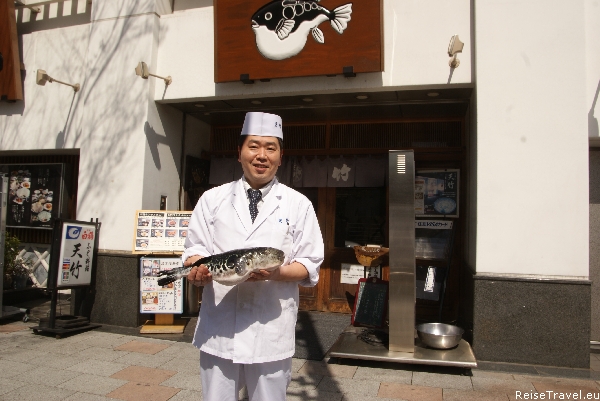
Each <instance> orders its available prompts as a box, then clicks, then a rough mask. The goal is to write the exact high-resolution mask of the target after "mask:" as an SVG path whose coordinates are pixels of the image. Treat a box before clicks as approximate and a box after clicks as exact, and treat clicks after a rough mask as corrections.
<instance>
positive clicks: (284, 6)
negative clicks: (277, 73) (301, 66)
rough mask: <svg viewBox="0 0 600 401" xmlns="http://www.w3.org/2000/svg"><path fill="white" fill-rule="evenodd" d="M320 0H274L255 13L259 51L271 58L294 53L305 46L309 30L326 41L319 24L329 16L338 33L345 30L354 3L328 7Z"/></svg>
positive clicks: (253, 27) (253, 20)
mask: <svg viewBox="0 0 600 401" xmlns="http://www.w3.org/2000/svg"><path fill="white" fill-rule="evenodd" d="M319 1H320V0H275V1H272V2H270V3H268V4H266V5H264V6H263V7H261V8H260V9H259V10H258V11H257V12H256V13H254V15H253V16H252V30H253V31H254V34H255V35H256V46H257V47H258V51H259V52H260V54H262V55H263V56H264V57H265V58H268V59H271V60H283V59H286V58H290V57H293V56H295V55H296V54H298V53H300V52H301V51H302V49H304V46H305V45H306V39H307V37H308V32H311V33H312V36H313V38H314V39H315V40H316V41H317V42H318V43H325V36H324V35H323V32H322V31H321V30H320V29H319V28H318V26H319V25H320V24H321V23H322V22H325V21H328V20H329V21H330V22H331V26H332V27H333V29H335V30H336V31H337V33H339V34H340V35H341V34H342V33H344V30H345V29H346V27H347V26H348V21H350V19H351V18H350V16H351V14H352V3H348V4H344V5H342V6H339V7H337V8H335V9H334V10H333V11H329V10H328V9H326V8H325V7H323V6H321V5H320V4H319Z"/></svg>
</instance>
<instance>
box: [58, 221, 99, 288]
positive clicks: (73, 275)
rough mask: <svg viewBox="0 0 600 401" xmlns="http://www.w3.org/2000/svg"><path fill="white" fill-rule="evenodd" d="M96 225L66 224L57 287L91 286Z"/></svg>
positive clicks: (63, 231) (61, 246)
mask: <svg viewBox="0 0 600 401" xmlns="http://www.w3.org/2000/svg"><path fill="white" fill-rule="evenodd" d="M95 240H96V225H95V224H89V225H87V224H81V223H73V222H64V223H63V227H62V238H61V243H60V263H59V270H58V278H57V282H56V286H57V287H67V286H76V285H90V283H91V281H92V268H93V266H92V263H93V256H94V244H95Z"/></svg>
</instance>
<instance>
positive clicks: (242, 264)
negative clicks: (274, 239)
mask: <svg viewBox="0 0 600 401" xmlns="http://www.w3.org/2000/svg"><path fill="white" fill-rule="evenodd" d="M284 258H285V254H284V253H283V251H280V250H279V249H275V248H269V247H259V248H247V249H236V250H233V251H229V252H224V253H220V254H217V255H212V256H208V257H206V258H201V259H198V260H197V261H196V262H195V263H193V264H192V265H191V266H182V267H177V268H174V269H171V270H163V271H161V272H159V273H158V276H159V277H162V278H160V279H159V280H158V285H160V286H163V285H167V284H169V283H172V282H174V281H176V280H178V279H180V278H181V277H185V276H187V275H188V274H189V272H190V271H191V270H192V268H193V267H194V266H200V265H205V266H206V267H207V268H208V271H209V272H210V273H211V274H212V279H213V280H214V281H216V282H218V283H220V284H223V285H229V286H233V285H236V284H239V283H242V282H244V281H246V280H247V279H248V278H249V277H250V273H253V272H257V271H259V270H267V271H271V270H274V269H276V268H278V267H279V266H281V264H282V263H283V260H284Z"/></svg>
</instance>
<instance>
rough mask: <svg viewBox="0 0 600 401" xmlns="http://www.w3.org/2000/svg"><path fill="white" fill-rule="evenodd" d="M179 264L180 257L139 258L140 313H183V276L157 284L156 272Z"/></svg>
mask: <svg viewBox="0 0 600 401" xmlns="http://www.w3.org/2000/svg"><path fill="white" fill-rule="evenodd" d="M180 266H181V259H180V258H141V259H140V269H141V271H140V313H183V278H181V279H179V280H177V281H175V282H173V283H170V284H167V285H164V286H159V285H158V272H160V271H165V270H171V269H173V268H175V267H180Z"/></svg>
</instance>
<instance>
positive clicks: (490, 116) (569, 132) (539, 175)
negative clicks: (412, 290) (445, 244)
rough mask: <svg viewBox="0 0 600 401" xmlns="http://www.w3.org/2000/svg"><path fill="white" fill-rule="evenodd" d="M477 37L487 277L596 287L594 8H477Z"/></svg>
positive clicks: (496, 4)
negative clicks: (589, 33)
mask: <svg viewBox="0 0 600 401" xmlns="http://www.w3.org/2000/svg"><path fill="white" fill-rule="evenodd" d="M475 34H476V37H477V41H476V57H475V58H476V77H477V83H476V91H477V123H476V124H477V128H476V129H477V165H476V169H477V194H476V197H477V209H476V213H477V237H476V246H477V256H476V264H475V265H476V266H475V268H476V270H477V273H478V274H480V273H493V274H516V275H527V274H533V275H546V276H566V277H582V278H587V276H588V249H589V243H588V157H587V153H588V138H587V133H588V129H587V121H586V116H585V113H584V110H586V41H585V36H586V32H585V24H584V1H582V0H579V1H570V2H561V1H551V2H548V1H530V2H525V3H523V2H517V3H507V2H505V1H499V0H490V1H485V2H476V3H475ZM552 49H557V50H556V51H552Z"/></svg>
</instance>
